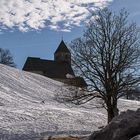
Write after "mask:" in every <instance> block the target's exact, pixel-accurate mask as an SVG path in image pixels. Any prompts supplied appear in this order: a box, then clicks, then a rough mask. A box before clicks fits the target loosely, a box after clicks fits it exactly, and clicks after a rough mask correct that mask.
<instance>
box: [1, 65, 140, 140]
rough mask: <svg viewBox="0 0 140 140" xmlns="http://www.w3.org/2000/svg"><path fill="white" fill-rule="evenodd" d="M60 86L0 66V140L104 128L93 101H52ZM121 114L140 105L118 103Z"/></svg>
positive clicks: (29, 139)
mask: <svg viewBox="0 0 140 140" xmlns="http://www.w3.org/2000/svg"><path fill="white" fill-rule="evenodd" d="M61 86H63V84H62V83H60V82H57V81H54V80H51V79H49V78H46V77H43V76H40V75H37V74H32V73H29V72H23V71H21V70H17V69H15V68H11V67H8V66H5V65H1V64H0V140H19V139H20V140H32V139H33V140H34V139H35V138H37V137H41V136H44V135H47V136H49V135H58V134H65V135H66V134H80V133H82V134H84V133H90V132H92V131H95V130H97V129H98V127H99V126H102V125H105V124H106V111H105V110H103V109H97V108H95V107H96V104H97V102H96V101H92V102H90V103H89V104H87V105H84V106H74V105H73V106H72V107H71V106H69V105H65V104H62V103H59V102H57V101H56V100H55V95H56V93H57V91H58V90H59V89H60V87H61ZM119 106H120V110H121V111H122V110H126V109H136V108H140V102H136V101H126V100H120V101H119Z"/></svg>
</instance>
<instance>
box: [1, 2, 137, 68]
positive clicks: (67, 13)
mask: <svg viewBox="0 0 140 140" xmlns="http://www.w3.org/2000/svg"><path fill="white" fill-rule="evenodd" d="M106 6H108V7H109V8H110V9H112V10H113V11H119V10H120V9H121V8H126V10H128V12H129V13H130V16H129V19H130V20H133V21H136V22H137V24H138V25H139V26H140V10H139V9H140V0H70V2H68V1H67V0H0V47H1V48H7V49H9V50H10V51H11V53H12V54H13V56H14V61H15V63H16V64H17V67H18V68H19V69H21V68H22V67H23V65H24V63H25V60H26V58H27V57H28V56H32V57H40V58H44V59H53V53H54V51H55V50H56V48H57V47H58V45H59V43H60V41H61V39H62V36H63V39H64V41H65V42H67V43H69V42H70V41H71V40H73V39H75V38H77V37H80V36H82V34H83V30H84V28H85V23H86V22H88V20H89V19H90V12H89V11H94V10H96V8H95V7H100V8H102V7H106Z"/></svg>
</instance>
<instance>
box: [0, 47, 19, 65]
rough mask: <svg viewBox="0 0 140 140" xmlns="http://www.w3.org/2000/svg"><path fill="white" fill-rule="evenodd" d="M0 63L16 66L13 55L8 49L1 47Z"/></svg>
mask: <svg viewBox="0 0 140 140" xmlns="http://www.w3.org/2000/svg"><path fill="white" fill-rule="evenodd" d="M0 63H1V64H4V65H8V66H11V67H16V64H15V63H14V60H13V56H12V54H11V52H10V51H9V50H8V49H2V48H0Z"/></svg>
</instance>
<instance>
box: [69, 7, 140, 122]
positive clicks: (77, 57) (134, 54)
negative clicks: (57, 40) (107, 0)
mask: <svg viewBox="0 0 140 140" xmlns="http://www.w3.org/2000/svg"><path fill="white" fill-rule="evenodd" d="M127 18H128V13H127V12H126V11H125V10H121V11H120V13H119V14H115V13H113V12H112V11H110V10H108V9H103V10H99V11H98V12H97V13H96V15H94V16H93V20H91V21H90V22H89V24H88V26H87V29H86V30H85V32H84V36H83V37H81V38H78V39H75V40H74V41H72V43H71V52H72V59H73V66H74V68H75V69H76V71H77V72H78V73H79V74H81V76H83V77H84V78H85V80H86V81H87V84H88V88H87V89H85V91H84V92H81V91H80V92H79V93H80V94H76V96H75V95H74V94H73V97H72V96H71V95H70V97H72V98H71V101H73V102H75V103H76V102H77V103H76V104H83V103H86V102H88V101H90V100H92V99H93V98H96V97H97V98H100V99H102V101H103V106H104V108H105V109H106V110H107V114H108V122H110V121H111V120H112V118H113V117H114V116H116V115H118V108H117V102H118V98H120V97H121V96H123V95H124V94H126V91H127V89H128V88H131V87H133V86H134V85H136V84H137V83H138V82H139V79H140V78H139V75H138V74H139V72H136V70H138V63H139V62H138V60H139V58H140V57H139V56H140V50H139V46H140V44H139V30H138V28H137V26H136V24H135V23H128V21H127ZM130 75H131V78H129V77H130ZM76 92H77V91H76ZM67 96H68V95H67ZM68 100H70V98H69V99H68Z"/></svg>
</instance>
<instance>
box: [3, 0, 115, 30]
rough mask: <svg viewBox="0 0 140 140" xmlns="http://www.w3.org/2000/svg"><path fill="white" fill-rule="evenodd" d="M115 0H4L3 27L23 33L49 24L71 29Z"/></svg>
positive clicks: (56, 28)
mask: <svg viewBox="0 0 140 140" xmlns="http://www.w3.org/2000/svg"><path fill="white" fill-rule="evenodd" d="M111 1H112V0H0V30H3V29H15V28H16V29H19V30H20V31H22V32H26V31H29V30H31V29H35V30H39V29H42V28H45V27H48V28H50V29H52V30H57V31H65V32H66V31H70V30H71V28H72V27H73V26H80V25H81V23H82V22H86V21H87V19H88V18H89V16H90V12H91V11H94V10H95V9H96V8H97V7H100V8H103V7H105V6H107V4H108V3H109V2H111Z"/></svg>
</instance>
